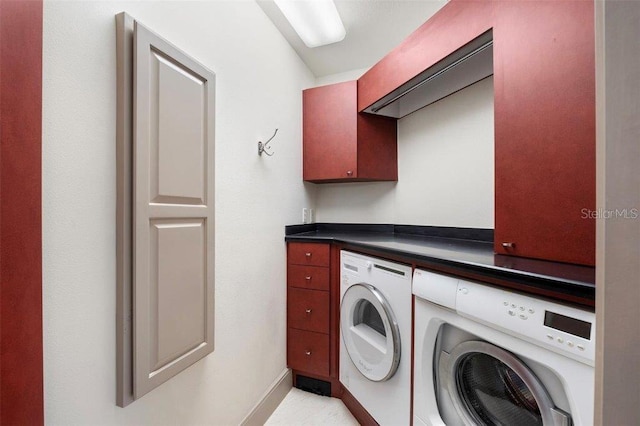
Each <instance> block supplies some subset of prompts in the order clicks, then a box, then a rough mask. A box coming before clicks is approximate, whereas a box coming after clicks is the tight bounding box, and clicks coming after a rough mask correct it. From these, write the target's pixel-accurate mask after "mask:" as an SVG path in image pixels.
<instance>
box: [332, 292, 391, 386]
mask: <svg viewBox="0 0 640 426" xmlns="http://www.w3.org/2000/svg"><path fill="white" fill-rule="evenodd" d="M340 330H341V332H342V340H343V341H344V345H345V347H346V350H347V353H348V354H349V358H351V361H352V362H353V364H354V365H355V366H356V368H357V369H358V370H359V371H360V373H362V375H363V376H364V377H366V378H367V379H369V380H371V381H374V382H382V381H385V380H389V379H390V378H391V377H393V375H394V374H395V372H396V370H397V369H398V364H400V331H399V329H398V323H397V321H396V319H395V316H394V315H393V311H392V310H391V307H390V306H389V303H388V302H387V300H386V299H385V297H384V296H383V295H382V293H380V291H379V290H378V289H376V288H375V287H374V286H372V285H369V284H355V285H352V286H351V287H349V288H348V289H347V291H346V292H345V293H344V296H343V297H342V303H341V305H340Z"/></svg>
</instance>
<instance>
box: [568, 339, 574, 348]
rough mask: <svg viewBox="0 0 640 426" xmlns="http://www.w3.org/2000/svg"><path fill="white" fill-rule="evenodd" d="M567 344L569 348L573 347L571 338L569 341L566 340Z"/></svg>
mask: <svg viewBox="0 0 640 426" xmlns="http://www.w3.org/2000/svg"><path fill="white" fill-rule="evenodd" d="M567 346H569V347H570V348H572V347H573V342H572V341H571V340H569V341H568V342H567Z"/></svg>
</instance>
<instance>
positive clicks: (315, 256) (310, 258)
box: [288, 243, 329, 266]
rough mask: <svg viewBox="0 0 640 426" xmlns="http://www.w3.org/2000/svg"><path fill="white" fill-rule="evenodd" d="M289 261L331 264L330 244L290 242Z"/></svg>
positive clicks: (304, 263) (313, 264) (292, 262)
mask: <svg viewBox="0 0 640 426" xmlns="http://www.w3.org/2000/svg"><path fill="white" fill-rule="evenodd" d="M288 260H289V263H291V264H294V265H312V266H329V244H314V243H289V257H288Z"/></svg>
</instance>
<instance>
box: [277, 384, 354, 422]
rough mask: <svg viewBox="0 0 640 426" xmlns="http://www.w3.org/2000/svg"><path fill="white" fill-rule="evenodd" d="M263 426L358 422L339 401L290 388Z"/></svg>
mask: <svg viewBox="0 0 640 426" xmlns="http://www.w3.org/2000/svg"><path fill="white" fill-rule="evenodd" d="M265 425H269V426H290V425H291V426H294V425H295V426H298V425H340V426H343V425H344V426H351V425H354V426H355V425H358V422H357V421H356V419H355V418H354V417H353V416H352V415H351V413H350V412H349V410H348V409H347V407H345V406H344V404H343V403H342V401H340V400H339V399H337V398H330V397H328V396H320V395H316V394H313V393H309V392H305V391H301V390H300V389H296V388H292V389H291V390H290V391H289V393H288V394H287V396H286V397H285V398H284V400H283V401H282V403H280V405H279V406H278V408H276V411H274V412H273V414H272V415H271V417H269V419H268V420H267V422H266V423H265Z"/></svg>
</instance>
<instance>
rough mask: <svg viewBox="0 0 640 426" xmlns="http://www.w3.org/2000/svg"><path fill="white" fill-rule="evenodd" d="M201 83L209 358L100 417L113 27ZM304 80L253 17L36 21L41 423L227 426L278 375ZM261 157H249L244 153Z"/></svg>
mask: <svg viewBox="0 0 640 426" xmlns="http://www.w3.org/2000/svg"><path fill="white" fill-rule="evenodd" d="M121 11H126V12H128V13H130V14H131V15H133V16H134V18H136V19H139V20H140V21H141V22H142V23H144V24H145V25H147V26H148V27H150V28H151V29H152V30H154V31H155V32H157V33H159V34H161V35H162V36H163V37H165V38H167V39H168V40H170V41H171V42H173V43H174V44H175V45H177V46H178V47H180V48H182V49H183V50H185V51H186V52H187V53H188V54H190V55H192V56H193V57H195V58H196V59H197V60H199V61H200V62H202V63H203V64H204V65H205V66H207V67H208V68H210V69H212V70H213V71H214V72H215V73H216V75H217V87H216V92H217V93H216V99H217V103H216V107H217V112H216V306H215V308H216V311H215V320H216V337H215V352H214V353H213V354H212V355H210V356H208V357H206V358H205V359H204V360H202V361H200V362H198V363H197V364H196V365H194V366H192V367H190V368H189V369H187V370H186V371H185V372H183V373H182V374H180V375H179V376H178V377H175V378H174V379H171V380H170V381H169V382H167V383H165V384H164V385H162V386H161V387H160V388H158V389H156V390H154V391H153V392H151V393H150V394H148V395H146V396H145V397H143V398H142V399H141V400H139V401H136V402H134V403H133V404H132V405H130V406H129V407H127V408H125V409H121V408H118V407H116V406H115V377H116V376H115V295H116V292H115V195H116V194H115V179H116V178H115V170H116V165H115V130H116V127H115V125H116V91H115V89H116V52H115V19H114V15H115V14H116V13H119V12H121ZM313 84H314V77H313V75H312V74H311V73H310V72H309V70H308V69H307V68H306V67H305V66H304V64H303V63H302V62H301V61H300V59H299V58H298V57H297V56H296V54H295V53H294V51H293V50H292V49H291V48H290V47H289V45H288V44H287V43H286V42H285V41H284V39H283V38H282V36H281V35H280V34H279V33H278V32H277V30H276V29H275V28H274V27H273V25H272V24H271V22H270V21H269V20H268V19H267V17H266V16H265V15H264V14H263V12H262V11H261V9H260V8H259V7H258V6H257V5H256V3H255V2H253V1H211V2H183V1H179V2H171V1H145V2H131V3H116V2H69V1H65V2H56V1H45V5H44V95H43V97H44V99H43V103H44V105H43V110H44V111H43V115H44V119H43V120H44V123H43V124H44V128H43V251H44V265H43V274H44V277H43V279H44V289H43V298H44V333H45V336H44V357H45V358H44V364H45V365H44V367H45V420H46V422H47V424H52V425H62V424H64V425H70V424H83V425H87V424H92V425H95V424H105V425H110V424H118V425H122V424H180V425H186V424H237V423H239V422H240V421H241V420H242V419H243V417H244V416H245V415H246V414H248V412H249V411H250V409H251V408H252V407H253V405H254V404H255V403H256V402H257V401H258V399H259V397H260V396H261V395H262V394H263V392H264V391H265V390H266V389H267V388H268V387H269V385H270V384H271V383H272V382H273V380H274V379H276V377H277V376H279V375H280V373H282V372H283V371H284V369H285V364H286V359H285V358H286V357H285V348H286V343H285V334H286V332H285V318H286V310H285V308H286V306H285V300H286V294H285V245H284V241H283V234H284V225H285V224H291V223H299V222H300V211H301V208H302V207H303V206H306V205H309V204H310V200H311V199H312V197H313V191H314V188H313V186H312V185H309V186H307V187H305V186H304V185H303V183H302V170H301V169H302V166H301V135H302V131H301V122H302V120H301V94H300V90H301V89H302V88H304V87H310V86H312V85H313ZM276 127H277V128H279V129H280V131H279V133H278V136H277V137H276V138H275V139H274V141H273V142H272V146H273V149H274V151H275V155H274V156H273V157H258V155H257V146H256V145H257V141H258V140H265V139H266V138H268V137H269V136H271V134H272V132H273V130H274V128H276Z"/></svg>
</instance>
